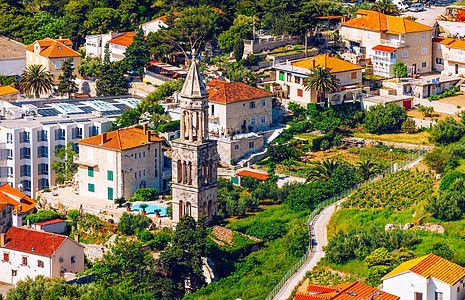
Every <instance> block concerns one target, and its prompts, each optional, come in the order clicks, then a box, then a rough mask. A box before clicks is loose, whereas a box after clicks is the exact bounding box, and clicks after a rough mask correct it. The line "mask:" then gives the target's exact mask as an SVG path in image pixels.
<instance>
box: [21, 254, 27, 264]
mask: <svg viewBox="0 0 465 300" xmlns="http://www.w3.org/2000/svg"><path fill="white" fill-rule="evenodd" d="M22 265H23V266H27V257H26V256H23V259H22Z"/></svg>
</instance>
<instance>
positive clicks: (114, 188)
mask: <svg viewBox="0 0 465 300" xmlns="http://www.w3.org/2000/svg"><path fill="white" fill-rule="evenodd" d="M163 141H164V139H162V138H159V137H157V136H155V135H154V134H153V133H152V132H151V131H149V130H147V125H144V128H143V129H138V128H124V129H120V130H115V131H111V132H104V133H102V134H99V135H97V136H94V137H89V138H86V139H82V140H79V141H78V143H79V148H80V151H79V158H78V159H77V160H75V161H76V163H78V164H79V169H78V173H77V174H76V177H75V179H76V181H77V182H78V185H79V195H82V196H89V197H94V198H100V199H105V200H111V201H112V200H114V199H115V198H119V197H124V198H125V199H129V198H131V197H132V196H133V195H134V192H135V191H137V190H138V189H141V188H155V189H157V190H159V191H163V190H166V189H167V188H168V182H167V180H168V179H167V178H163V150H162V142H163Z"/></svg>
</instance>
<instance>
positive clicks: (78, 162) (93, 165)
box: [74, 159, 98, 167]
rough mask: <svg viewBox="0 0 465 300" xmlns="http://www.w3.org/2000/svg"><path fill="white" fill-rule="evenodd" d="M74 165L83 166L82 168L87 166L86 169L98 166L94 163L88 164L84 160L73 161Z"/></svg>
mask: <svg viewBox="0 0 465 300" xmlns="http://www.w3.org/2000/svg"><path fill="white" fill-rule="evenodd" d="M74 163H75V164H78V165H83V166H88V167H96V166H98V164H97V163H96V162H90V161H85V160H80V159H78V160H75V161H74Z"/></svg>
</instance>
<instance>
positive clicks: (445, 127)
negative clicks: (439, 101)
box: [430, 117, 465, 146]
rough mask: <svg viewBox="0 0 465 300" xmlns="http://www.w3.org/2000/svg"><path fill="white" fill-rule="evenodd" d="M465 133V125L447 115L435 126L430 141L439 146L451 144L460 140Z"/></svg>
mask: <svg viewBox="0 0 465 300" xmlns="http://www.w3.org/2000/svg"><path fill="white" fill-rule="evenodd" d="M464 133H465V126H464V125H463V124H462V123H461V122H459V121H457V120H455V119H454V118H452V117H446V118H445V119H444V120H440V121H439V122H438V123H437V124H436V125H434V126H433V128H432V129H431V132H430V142H432V143H434V144H435V145H437V146H440V145H449V144H452V143H455V142H457V141H459V140H460V139H461V138H462V137H463V135H464Z"/></svg>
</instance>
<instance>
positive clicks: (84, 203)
mask: <svg viewBox="0 0 465 300" xmlns="http://www.w3.org/2000/svg"><path fill="white" fill-rule="evenodd" d="M53 193H56V195H53ZM44 200H46V201H47V205H51V206H57V205H64V206H65V207H66V209H67V210H70V209H82V210H83V211H84V212H87V213H90V214H93V215H97V216H99V217H100V218H102V219H104V220H109V219H112V220H113V221H114V222H118V221H119V219H120V218H121V216H122V215H123V212H126V207H121V208H118V207H117V205H115V204H114V202H113V201H110V200H104V199H99V198H95V197H88V196H81V195H78V194H76V193H75V192H74V190H73V188H72V187H61V188H57V189H54V190H53V191H51V192H47V193H42V194H41V199H40V201H41V202H43V201H44ZM141 203H147V204H151V205H156V206H161V207H168V203H167V202H164V201H150V202H141V201H136V202H132V205H137V204H141ZM130 213H132V214H140V213H141V212H139V211H131V212H130ZM147 217H149V218H150V219H152V220H153V222H154V223H155V224H156V225H157V226H161V227H168V226H169V227H171V219H170V218H169V217H161V218H157V217H156V215H155V214H147Z"/></svg>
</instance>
